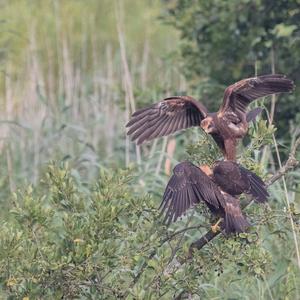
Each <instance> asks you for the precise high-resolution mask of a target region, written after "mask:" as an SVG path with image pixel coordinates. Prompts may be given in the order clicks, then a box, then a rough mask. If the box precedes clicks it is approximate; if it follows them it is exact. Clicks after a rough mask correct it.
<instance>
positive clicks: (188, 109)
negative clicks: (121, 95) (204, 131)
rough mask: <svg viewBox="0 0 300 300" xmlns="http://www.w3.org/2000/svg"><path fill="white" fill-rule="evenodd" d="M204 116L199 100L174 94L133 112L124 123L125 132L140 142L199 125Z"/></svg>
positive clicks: (204, 111) (204, 110)
mask: <svg viewBox="0 0 300 300" xmlns="http://www.w3.org/2000/svg"><path fill="white" fill-rule="evenodd" d="M206 116H207V109H206V108H205V106H203V104H201V103H200V102H198V101H196V100H195V99H193V98H192V97H189V96H174V97H170V98H166V99H164V100H163V101H160V102H158V103H156V104H153V105H151V106H149V107H146V108H142V109H140V110H138V111H136V112H134V113H133V114H132V116H131V119H130V121H129V122H128V123H127V124H126V127H127V128H129V130H128V132H127V134H128V135H130V136H131V139H132V140H133V141H134V140H136V141H137V143H138V144H141V143H143V142H144V141H149V140H152V139H154V138H157V137H161V136H165V135H169V134H171V133H174V132H176V131H179V130H182V129H186V128H188V127H193V126H200V122H201V120H203V119H204V118H205V117H206ZM160 127H162V129H161V130H159V128H160Z"/></svg>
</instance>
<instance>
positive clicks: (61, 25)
mask: <svg viewBox="0 0 300 300" xmlns="http://www.w3.org/2000/svg"><path fill="white" fill-rule="evenodd" d="M71 2H72V1H71ZM14 9H15V10H14ZM21 10H22V14H21ZM145 11H146V12H147V13H146V14H145ZM159 11H160V4H159V1H154V2H146V3H140V2H138V1H124V2H123V1H115V2H110V1H100V2H99V1H88V5H86V2H85V1H75V2H74V3H73V2H72V4H71V3H70V2H68V1H66V2H60V1H45V2H43V4H42V3H41V2H40V1H33V2H32V3H28V2H27V1H20V2H18V3H13V2H10V1H7V2H5V4H3V7H2V13H3V18H4V32H5V34H6V37H7V41H9V42H8V48H6V49H5V51H4V50H3V51H4V52H5V53H6V59H5V61H3V63H2V69H3V73H2V77H1V82H2V88H1V90H0V92H1V98H2V99H1V100H0V103H1V106H2V107H3V109H2V110H1V112H0V120H1V126H0V136H1V141H0V155H1V169H2V170H5V171H4V173H6V174H7V181H8V182H9V185H8V186H9V188H10V190H11V191H14V190H15V188H16V182H19V181H20V180H21V179H24V178H26V179H27V180H28V181H29V182H33V183H36V182H37V180H38V178H39V170H40V169H41V167H42V166H43V165H44V164H45V162H47V161H49V160H51V159H59V160H66V159H69V160H71V162H72V164H73V165H74V166H76V167H77V169H78V170H80V171H81V172H85V176H86V178H87V179H88V178H90V177H92V176H93V174H94V173H95V172H97V169H98V168H99V167H100V166H107V165H110V164H115V165H116V166H122V165H129V164H130V162H138V163H140V162H141V155H144V156H148V155H149V153H152V154H153V153H154V152H157V151H159V152H160V151H161V149H162V150H163V152H164V149H165V147H162V146H160V143H159V144H154V147H153V148H152V150H149V149H148V146H145V147H144V149H142V150H143V151H142V153H141V152H140V149H139V148H137V147H135V146H134V145H133V144H132V143H130V142H129V140H128V138H125V127H124V125H125V123H126V121H128V118H129V115H130V114H131V112H132V111H133V110H135V108H136V107H138V106H141V105H145V104H146V103H150V102H153V101H155V100H158V99H160V98H161V97H163V96H164V95H166V94H168V93H170V92H171V91H173V92H175V91H178V90H183V89H185V88H186V85H185V81H184V79H183V77H182V76H181V74H180V72H179V71H178V65H177V66H176V65H172V56H171V57H170V55H169V54H170V53H172V52H174V50H175V48H176V47H174V46H175V45H176V44H177V37H176V34H175V33H174V32H172V30H171V29H170V28H165V27H164V26H163V25H162V24H161V23H159V21H158V20H157V16H158V15H159ZM21 15H22V16H21ZM104 20H105V21H104ZM166 32H168V34H164V35H163V33H166ZM162 37H163V38H162ZM4 45H5V42H4V40H3V41H2V46H3V47H4ZM141 103H142V104H141ZM161 147H162V148H161ZM162 155H163V154H162ZM149 163H150V162H148V163H147V166H149ZM158 167H160V165H159V166H153V168H155V169H156V170H158V172H160V168H158ZM7 181H5V182H7ZM5 184H6V183H5ZM3 185H4V183H3Z"/></svg>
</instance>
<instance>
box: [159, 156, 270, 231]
mask: <svg viewBox="0 0 300 300" xmlns="http://www.w3.org/2000/svg"><path fill="white" fill-rule="evenodd" d="M173 173H174V174H173V175H172V177H171V178H170V180H169V182H168V184H167V187H166V190H165V192H164V195H163V200H162V202H161V205H160V209H161V213H162V214H163V213H165V219H164V222H165V223H166V224H168V225H169V224H170V223H171V222H175V221H176V220H177V219H178V218H179V217H180V216H182V215H183V214H184V213H185V212H186V211H187V210H188V209H189V208H191V207H193V206H195V205H196V204H198V203H200V201H203V202H204V203H205V204H206V205H207V206H208V208H209V209H210V210H211V212H212V213H213V214H216V215H218V216H220V217H222V218H224V228H225V232H226V233H232V232H244V231H245V230H246V229H247V228H248V227H249V225H250V224H249V223H248V221H247V220H246V218H245V216H244V215H243V213H242V211H241V208H240V204H239V200H238V199H237V198H236V196H238V195H240V194H242V193H245V194H250V195H252V196H253V197H254V199H255V200H256V201H257V202H265V201H266V200H267V197H268V196H269V194H268V192H267V190H266V186H265V184H264V182H263V181H262V179H261V178H260V177H258V176H257V175H256V174H254V173H253V172H251V171H249V170H247V169H245V168H243V167H242V166H240V165H239V164H237V163H235V162H232V161H219V162H216V163H215V165H214V166H213V169H210V168H209V167H208V166H202V167H200V168H198V167H196V166H195V165H193V164H192V163H190V162H182V163H180V164H178V165H177V166H175V168H174V170H173ZM219 221H220V220H219ZM218 223H219V222H217V224H215V225H214V226H212V229H213V231H214V232H216V231H217V230H218Z"/></svg>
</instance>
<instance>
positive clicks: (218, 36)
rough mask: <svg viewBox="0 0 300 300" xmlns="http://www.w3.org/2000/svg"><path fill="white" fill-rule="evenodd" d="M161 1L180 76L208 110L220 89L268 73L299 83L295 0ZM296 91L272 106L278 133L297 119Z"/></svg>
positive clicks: (299, 16) (299, 21)
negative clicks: (174, 36) (172, 30)
mask: <svg viewBox="0 0 300 300" xmlns="http://www.w3.org/2000/svg"><path fill="white" fill-rule="evenodd" d="M164 2H165V3H166V7H167V10H166V15H165V18H166V21H168V22H169V23H171V24H172V25H173V26H175V27H176V28H177V29H178V30H179V32H180V34H181V38H182V45H181V53H182V56H183V62H184V65H185V74H186V76H187V77H188V78H189V79H190V80H191V83H192V85H193V86H194V87H196V88H197V89H198V90H199V91H198V93H199V96H200V97H201V99H202V100H203V101H204V102H205V103H210V105H211V106H210V107H213V108H215V109H216V108H217V107H218V105H219V101H220V99H221V96H222V92H223V90H224V87H225V86H226V85H229V84H232V83H234V82H236V81H238V80H240V79H241V78H247V77H251V76H254V75H255V74H268V73H271V72H272V71H273V72H274V71H276V72H278V73H283V74H286V75H288V76H289V77H291V78H292V79H294V80H295V82H296V83H297V82H299V80H300V39H299V34H300V3H299V1H298V0H288V1H286V0H278V1H272V0H254V1H249V0H242V1H240V0H233V1H223V0H214V1H202V0H198V1H186V0H174V1H173V0H170V1H164ZM299 95H300V87H299V85H298V88H297V89H296V91H295V93H293V95H290V96H288V97H286V96H281V97H280V98H284V99H282V100H281V101H282V102H281V101H280V102H279V103H283V102H284V105H278V106H277V107H276V115H275V119H276V120H277V121H278V123H279V124H278V128H279V135H280V136H283V135H284V136H285V138H286V137H287V136H288V134H287V132H288V128H289V123H288V122H286V120H287V119H288V120H290V121H291V120H293V121H294V122H295V121H299V118H300V114H299V113H300V106H299V105H298V103H297V101H296V99H298V98H299Z"/></svg>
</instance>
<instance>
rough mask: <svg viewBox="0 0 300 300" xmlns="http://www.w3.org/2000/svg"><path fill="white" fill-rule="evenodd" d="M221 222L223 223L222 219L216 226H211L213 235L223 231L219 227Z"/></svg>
mask: <svg viewBox="0 0 300 300" xmlns="http://www.w3.org/2000/svg"><path fill="white" fill-rule="evenodd" d="M221 221H222V219H219V220H218V222H217V223H216V224H215V225H212V226H211V231H212V232H213V233H217V232H218V231H221V227H220V226H219V224H220V222H221Z"/></svg>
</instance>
